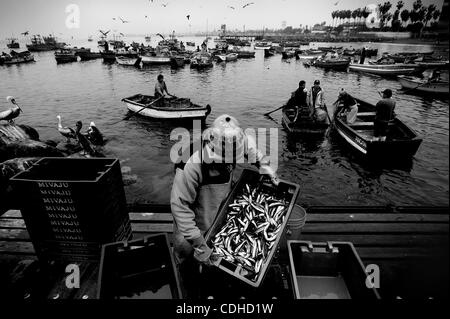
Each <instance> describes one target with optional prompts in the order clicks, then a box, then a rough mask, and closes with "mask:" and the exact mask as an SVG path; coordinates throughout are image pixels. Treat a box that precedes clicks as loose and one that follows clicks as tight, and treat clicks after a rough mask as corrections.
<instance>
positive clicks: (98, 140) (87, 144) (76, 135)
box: [56, 115, 105, 156]
mask: <svg viewBox="0 0 450 319" xmlns="http://www.w3.org/2000/svg"><path fill="white" fill-rule="evenodd" d="M56 118H57V119H58V132H59V133H60V134H61V135H62V136H64V137H65V138H66V139H67V142H68V143H70V140H71V139H74V140H76V141H77V142H78V143H79V144H80V146H81V148H82V149H83V151H84V153H85V154H86V153H87V154H89V155H92V156H93V155H95V154H96V151H95V150H94V148H93V147H92V145H97V146H99V145H103V144H104V143H105V141H104V139H103V135H102V133H100V130H99V129H98V128H97V126H96V125H95V123H94V122H91V123H90V124H89V128H88V129H87V131H86V133H84V134H83V133H81V128H82V127H83V123H82V122H81V121H77V123H76V124H75V130H74V129H73V128H71V127H67V126H63V125H62V123H61V115H58V116H56Z"/></svg>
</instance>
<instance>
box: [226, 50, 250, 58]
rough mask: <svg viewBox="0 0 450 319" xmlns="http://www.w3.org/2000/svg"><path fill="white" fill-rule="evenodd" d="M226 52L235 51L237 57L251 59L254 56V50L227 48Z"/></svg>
mask: <svg viewBox="0 0 450 319" xmlns="http://www.w3.org/2000/svg"><path fill="white" fill-rule="evenodd" d="M228 53H236V54H237V57H238V59H251V58H254V57H255V52H253V51H241V50H228Z"/></svg>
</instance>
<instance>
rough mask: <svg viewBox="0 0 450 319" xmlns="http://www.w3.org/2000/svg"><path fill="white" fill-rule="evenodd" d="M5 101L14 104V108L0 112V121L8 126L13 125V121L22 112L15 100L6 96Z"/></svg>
mask: <svg viewBox="0 0 450 319" xmlns="http://www.w3.org/2000/svg"><path fill="white" fill-rule="evenodd" d="M6 101H8V102H11V103H12V104H14V107H13V108H11V109H9V110H6V111H3V112H0V120H4V121H8V122H9V123H10V124H12V123H14V119H15V118H16V117H18V116H19V114H20V112H23V111H22V109H21V108H20V106H19V105H17V103H16V100H15V99H14V97H12V96H7V97H6Z"/></svg>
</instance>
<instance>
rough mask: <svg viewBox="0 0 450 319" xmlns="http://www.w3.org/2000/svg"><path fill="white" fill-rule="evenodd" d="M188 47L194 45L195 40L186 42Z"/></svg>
mask: <svg viewBox="0 0 450 319" xmlns="http://www.w3.org/2000/svg"><path fill="white" fill-rule="evenodd" d="M186 45H187V46H188V47H195V42H186Z"/></svg>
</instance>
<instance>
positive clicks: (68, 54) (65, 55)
mask: <svg viewBox="0 0 450 319" xmlns="http://www.w3.org/2000/svg"><path fill="white" fill-rule="evenodd" d="M55 59H56V63H66V62H76V61H77V60H78V56H77V55H76V52H75V51H74V50H70V49H61V50H59V51H57V52H55Z"/></svg>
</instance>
